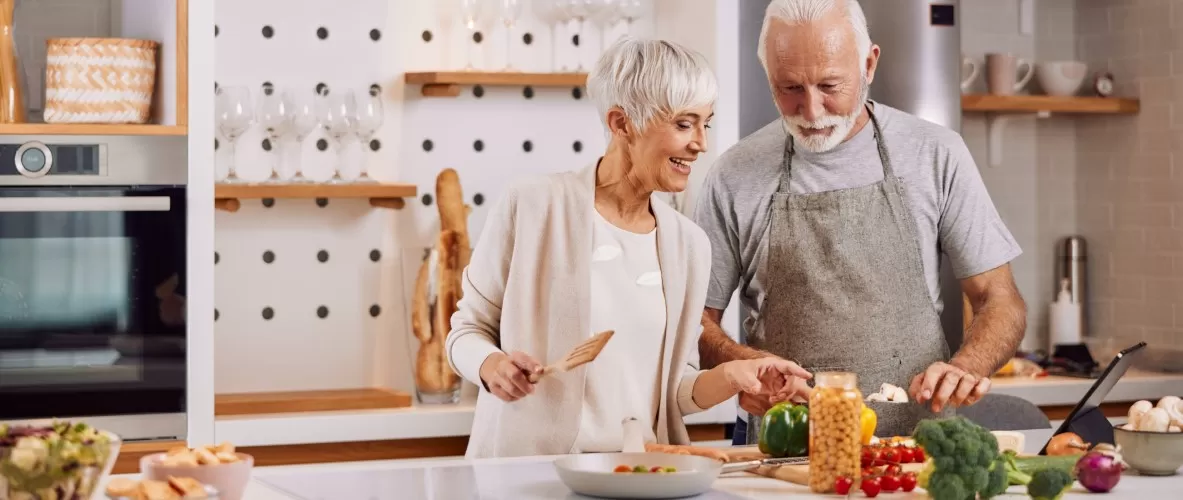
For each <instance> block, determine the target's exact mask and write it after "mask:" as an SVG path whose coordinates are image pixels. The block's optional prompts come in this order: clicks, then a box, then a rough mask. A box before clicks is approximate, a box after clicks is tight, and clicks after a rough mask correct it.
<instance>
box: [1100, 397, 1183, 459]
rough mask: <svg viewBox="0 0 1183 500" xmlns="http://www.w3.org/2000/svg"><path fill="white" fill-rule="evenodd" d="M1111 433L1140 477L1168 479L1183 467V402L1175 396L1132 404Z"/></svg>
mask: <svg viewBox="0 0 1183 500" xmlns="http://www.w3.org/2000/svg"><path fill="white" fill-rule="evenodd" d="M1113 433H1114V434H1113V436H1114V441H1115V442H1116V444H1117V445H1118V446H1119V447H1120V449H1121V450H1122V457H1123V458H1124V459H1125V461H1126V463H1128V464H1129V465H1130V466H1131V467H1133V468H1134V469H1136V470H1137V471H1138V472H1139V473H1141V474H1143V475H1147V476H1171V475H1174V474H1177V473H1178V472H1179V468H1180V467H1183V400H1181V399H1179V398H1178V397H1176V396H1166V397H1164V398H1162V399H1160V400H1158V404H1153V405H1152V404H1151V403H1150V402H1149V401H1138V402H1137V403H1134V404H1133V406H1130V413H1129V419H1128V421H1127V422H1126V423H1125V424H1122V425H1118V426H1116V427H1114V429H1113Z"/></svg>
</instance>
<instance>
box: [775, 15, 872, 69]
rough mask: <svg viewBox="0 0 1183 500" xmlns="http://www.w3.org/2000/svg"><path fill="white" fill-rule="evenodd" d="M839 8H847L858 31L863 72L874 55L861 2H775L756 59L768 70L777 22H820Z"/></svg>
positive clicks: (856, 34) (858, 44)
mask: <svg viewBox="0 0 1183 500" xmlns="http://www.w3.org/2000/svg"><path fill="white" fill-rule="evenodd" d="M839 6H843V7H845V8H846V18H847V20H848V21H850V27H851V29H853V30H854V42H855V44H856V45H857V47H858V55H859V64H860V67H861V68H862V69H863V71H864V72H865V71H866V67H865V66H863V64H864V63H866V60H867V57H868V56H870V55H871V33H870V30H869V29H867V16H866V15H865V14H863V7H862V6H861V5H859V3H858V0H772V2H770V3H769V4H768V9H767V10H765V11H764V26H763V27H761V28H760V43H759V45H758V46H757V47H756V57H759V58H760V64H762V65H764V70H765V71H768V54H767V53H766V52H767V49H766V48H765V45H766V44H767V43H768V27H769V25H771V24H772V22H773V21H774V20H780V21H782V22H785V23H788V24H798V23H807V22H812V21H819V20H821V19H822V18H824V17H825V16H826V15H827V14H829V13H830V12H832V11H833V10H834V9H836V8H838V7H839Z"/></svg>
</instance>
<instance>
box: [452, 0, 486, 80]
mask: <svg viewBox="0 0 1183 500" xmlns="http://www.w3.org/2000/svg"><path fill="white" fill-rule="evenodd" d="M457 1H458V2H459V3H460V18H461V21H462V22H463V23H464V27H465V28H466V29H467V30H468V38H467V40H466V41H465V46H466V47H468V63H467V64H465V66H464V70H465V71H474V70H475V69H476V67H475V66H473V65H472V51H473V50H476V41H475V40H473V37H474V36H475V35H476V32H477V30H478V29H480V26H481V24H482V23H483V22H484V19H483V18H484V16H483V14H484V9H485V5H484V4H485V1H486V0H457Z"/></svg>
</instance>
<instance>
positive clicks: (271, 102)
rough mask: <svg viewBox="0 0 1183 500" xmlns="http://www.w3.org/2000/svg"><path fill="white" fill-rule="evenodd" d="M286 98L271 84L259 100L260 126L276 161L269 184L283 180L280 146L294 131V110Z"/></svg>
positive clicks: (283, 93) (265, 88) (285, 94)
mask: <svg viewBox="0 0 1183 500" xmlns="http://www.w3.org/2000/svg"><path fill="white" fill-rule="evenodd" d="M286 96H287V93H286V92H278V91H276V90H275V89H274V88H273V87H271V86H270V84H266V85H264V88H263V96H262V97H261V98H259V112H258V117H259V125H261V126H262V127H263V132H264V133H265V134H266V135H267V142H268V143H269V144H270V145H271V151H273V153H272V156H273V157H274V158H275V159H276V161H274V162H272V166H271V176H270V177H268V178H267V182H279V181H281V180H283V179H281V177H280V175H279V170H280V166H281V163H280V162H279V161H278V160H279V159H280V157H281V156H282V155H280V154H279V153H280V148H279V145H280V144H281V143H282V142H283V138H284V137H285V136H287V135H288V133H289V132H291V129H292V108H291V105H290V104H289V100H288V99H286ZM285 177H286V176H285Z"/></svg>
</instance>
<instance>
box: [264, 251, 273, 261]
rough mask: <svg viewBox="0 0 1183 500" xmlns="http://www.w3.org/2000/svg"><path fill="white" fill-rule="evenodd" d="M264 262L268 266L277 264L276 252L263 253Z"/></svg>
mask: <svg viewBox="0 0 1183 500" xmlns="http://www.w3.org/2000/svg"><path fill="white" fill-rule="evenodd" d="M263 262H265V263H267V264H270V263H272V262H275V252H272V251H271V250H268V251H266V252H263Z"/></svg>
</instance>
